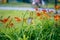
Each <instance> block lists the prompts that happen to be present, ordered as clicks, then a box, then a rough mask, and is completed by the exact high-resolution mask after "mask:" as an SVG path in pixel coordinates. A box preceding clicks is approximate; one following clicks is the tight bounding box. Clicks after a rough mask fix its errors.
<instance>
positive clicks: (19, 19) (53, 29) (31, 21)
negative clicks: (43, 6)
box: [0, 9, 60, 40]
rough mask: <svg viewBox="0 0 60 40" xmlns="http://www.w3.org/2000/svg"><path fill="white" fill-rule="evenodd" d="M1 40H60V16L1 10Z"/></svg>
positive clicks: (36, 12) (44, 11)
mask: <svg viewBox="0 0 60 40" xmlns="http://www.w3.org/2000/svg"><path fill="white" fill-rule="evenodd" d="M0 40H60V14H59V15H58V14H57V15H56V14H54V12H53V10H51V11H49V12H46V10H42V11H37V9H36V11H30V10H27V11H20V10H0Z"/></svg>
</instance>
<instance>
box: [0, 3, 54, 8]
mask: <svg viewBox="0 0 60 40" xmlns="http://www.w3.org/2000/svg"><path fill="white" fill-rule="evenodd" d="M0 6H9V7H10V6H11V7H32V4H31V3H6V4H1V3H0ZM53 7H54V4H53V3H52V4H51V3H48V8H53ZM43 8H45V6H43Z"/></svg>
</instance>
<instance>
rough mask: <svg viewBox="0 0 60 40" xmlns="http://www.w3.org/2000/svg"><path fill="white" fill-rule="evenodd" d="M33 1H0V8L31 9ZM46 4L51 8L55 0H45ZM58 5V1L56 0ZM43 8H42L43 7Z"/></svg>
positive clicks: (59, 3) (59, 0) (59, 2)
mask: <svg viewBox="0 0 60 40" xmlns="http://www.w3.org/2000/svg"><path fill="white" fill-rule="evenodd" d="M32 1H33V0H0V6H17V7H32ZM45 2H46V3H47V4H48V8H53V7H54V5H55V0H45ZM57 3H58V5H60V0H57ZM43 7H44V6H43Z"/></svg>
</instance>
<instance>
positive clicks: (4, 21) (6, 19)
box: [0, 16, 10, 23]
mask: <svg viewBox="0 0 60 40" xmlns="http://www.w3.org/2000/svg"><path fill="white" fill-rule="evenodd" d="M9 18H10V16H9V17H8V18H4V19H3V20H0V21H1V22H3V23H6V22H7V21H8V20H9Z"/></svg>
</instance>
